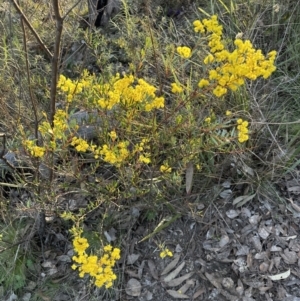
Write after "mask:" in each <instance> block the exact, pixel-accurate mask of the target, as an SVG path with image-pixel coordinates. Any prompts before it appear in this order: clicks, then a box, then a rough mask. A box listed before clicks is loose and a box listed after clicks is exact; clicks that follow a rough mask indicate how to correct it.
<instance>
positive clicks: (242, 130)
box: [236, 118, 249, 143]
mask: <svg viewBox="0 0 300 301" xmlns="http://www.w3.org/2000/svg"><path fill="white" fill-rule="evenodd" d="M236 123H237V129H238V140H239V142H240V143H243V142H246V141H247V140H249V134H248V132H249V131H248V125H249V123H248V121H246V120H243V119H242V118H239V119H238V120H237V122H236Z"/></svg>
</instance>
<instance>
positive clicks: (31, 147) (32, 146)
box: [24, 140, 45, 158]
mask: <svg viewBox="0 0 300 301" xmlns="http://www.w3.org/2000/svg"><path fill="white" fill-rule="evenodd" d="M24 146H25V148H26V149H27V150H28V151H29V152H30V154H31V156H33V157H36V158H41V157H43V156H44V154H45V148H44V147H40V146H37V145H36V143H35V141H33V140H25V141H24Z"/></svg>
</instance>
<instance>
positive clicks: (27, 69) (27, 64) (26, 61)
mask: <svg viewBox="0 0 300 301" xmlns="http://www.w3.org/2000/svg"><path fill="white" fill-rule="evenodd" d="M21 28H22V32H23V46H24V56H25V63H26V76H27V83H28V91H29V97H30V100H31V104H32V109H33V115H34V136H35V139H36V143H37V145H39V136H38V126H39V121H38V112H37V111H38V109H37V103H36V100H35V98H34V95H33V91H32V85H31V75H30V70H29V59H28V51H27V37H26V31H25V25H24V17H23V16H22V15H21ZM35 163H36V170H35V178H36V180H37V182H38V181H39V172H38V165H39V160H38V159H37V160H35Z"/></svg>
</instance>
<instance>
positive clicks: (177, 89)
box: [171, 83, 183, 94]
mask: <svg viewBox="0 0 300 301" xmlns="http://www.w3.org/2000/svg"><path fill="white" fill-rule="evenodd" d="M171 87H172V89H171V92H172V93H174V94H175V93H181V92H182V91H183V89H182V88H181V87H180V86H179V85H178V84H176V83H172V84H171Z"/></svg>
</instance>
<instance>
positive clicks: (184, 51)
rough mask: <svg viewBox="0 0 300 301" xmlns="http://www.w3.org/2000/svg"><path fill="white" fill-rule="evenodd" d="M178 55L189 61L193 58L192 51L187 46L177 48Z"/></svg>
mask: <svg viewBox="0 0 300 301" xmlns="http://www.w3.org/2000/svg"><path fill="white" fill-rule="evenodd" d="M177 53H178V54H179V55H180V56H181V57H183V58H185V59H188V58H190V57H191V56H192V50H191V48H189V47H187V46H183V47H177Z"/></svg>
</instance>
